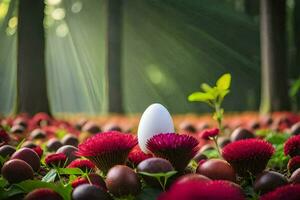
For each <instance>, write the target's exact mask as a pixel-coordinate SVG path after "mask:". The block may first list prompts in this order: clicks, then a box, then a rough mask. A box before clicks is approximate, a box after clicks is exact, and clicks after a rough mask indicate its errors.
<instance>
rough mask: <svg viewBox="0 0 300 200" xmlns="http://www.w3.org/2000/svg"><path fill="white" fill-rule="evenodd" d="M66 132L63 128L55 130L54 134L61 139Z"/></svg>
mask: <svg viewBox="0 0 300 200" xmlns="http://www.w3.org/2000/svg"><path fill="white" fill-rule="evenodd" d="M66 134H68V132H67V131H66V130H65V129H59V130H57V131H56V132H55V135H56V137H57V138H58V139H62V138H63V137H64V136H65V135H66Z"/></svg>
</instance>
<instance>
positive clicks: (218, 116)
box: [214, 103, 223, 132]
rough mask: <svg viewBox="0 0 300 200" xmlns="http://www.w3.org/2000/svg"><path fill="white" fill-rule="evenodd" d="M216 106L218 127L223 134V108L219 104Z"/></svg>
mask: <svg viewBox="0 0 300 200" xmlns="http://www.w3.org/2000/svg"><path fill="white" fill-rule="evenodd" d="M214 105H215V112H216V116H217V122H218V127H219V129H220V131H221V132H223V125H222V112H221V108H220V105H219V104H218V103H214Z"/></svg>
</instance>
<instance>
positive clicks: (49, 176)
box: [42, 169, 57, 183]
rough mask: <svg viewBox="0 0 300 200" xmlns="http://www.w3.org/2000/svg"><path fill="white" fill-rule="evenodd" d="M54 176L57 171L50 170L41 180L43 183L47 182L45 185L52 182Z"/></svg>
mask: <svg viewBox="0 0 300 200" xmlns="http://www.w3.org/2000/svg"><path fill="white" fill-rule="evenodd" d="M56 176H57V171H56V169H51V170H50V171H49V172H48V173H47V174H46V175H45V176H44V177H43V178H42V181H43V182H47V183H50V182H54V181H55V178H56Z"/></svg>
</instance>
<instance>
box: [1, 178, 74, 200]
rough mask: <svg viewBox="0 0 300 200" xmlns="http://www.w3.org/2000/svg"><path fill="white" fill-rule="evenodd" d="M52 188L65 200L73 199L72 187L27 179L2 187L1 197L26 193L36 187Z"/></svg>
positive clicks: (5, 197)
mask: <svg viewBox="0 0 300 200" xmlns="http://www.w3.org/2000/svg"><path fill="white" fill-rule="evenodd" d="M38 188H50V189H52V190H54V191H56V192H57V193H59V194H60V195H61V196H62V197H63V198H64V200H71V192H72V187H71V186H70V185H66V186H64V185H62V184H59V183H46V182H43V181H38V180H26V181H23V182H21V183H18V184H13V185H11V186H10V187H9V188H7V189H6V188H3V187H0V199H7V198H9V197H12V196H14V195H17V194H26V193H29V192H31V191H32V190H34V189H38Z"/></svg>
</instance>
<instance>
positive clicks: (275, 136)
mask: <svg viewBox="0 0 300 200" xmlns="http://www.w3.org/2000/svg"><path fill="white" fill-rule="evenodd" d="M289 137H290V135H289V134H287V133H278V132H273V131H271V132H269V133H268V134H267V135H266V136H265V140H267V141H268V142H270V143H272V144H273V145H281V144H283V143H284V142H285V141H286V140H287V139H288V138H289Z"/></svg>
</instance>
